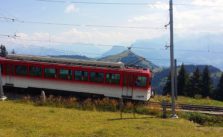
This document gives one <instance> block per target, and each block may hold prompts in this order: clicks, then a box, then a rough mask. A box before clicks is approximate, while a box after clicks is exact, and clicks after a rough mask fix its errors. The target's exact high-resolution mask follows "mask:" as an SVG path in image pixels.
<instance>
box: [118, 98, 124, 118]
mask: <svg viewBox="0 0 223 137" xmlns="http://www.w3.org/2000/svg"><path fill="white" fill-rule="evenodd" d="M123 108H124V102H123V99H122V98H120V100H119V110H120V118H121V119H122V113H123Z"/></svg>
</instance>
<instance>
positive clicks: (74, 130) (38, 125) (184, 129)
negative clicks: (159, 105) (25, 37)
mask: <svg viewBox="0 0 223 137" xmlns="http://www.w3.org/2000/svg"><path fill="white" fill-rule="evenodd" d="M0 110H1V111H0V136H1V137H32V136H35V137H50V136H52V137H59V136H61V137H62V136H63V137H65V136H66V137H69V136H73V137H88V136H89V137H92V136H93V137H96V136H98V137H101V136H103V137H106V136H123V137H136V136H138V137H150V136H151V137H162V136H165V137H173V136H180V137H198V136H199V137H204V136H209V137H212V136H213V137H214V136H215V137H221V136H223V135H222V133H223V128H213V127H199V126H198V125H196V124H194V123H192V122H189V121H186V120H183V119H178V120H173V119H166V120H163V119H159V118H153V117H150V116H145V115H137V116H136V117H137V118H136V119H132V117H133V116H132V114H124V117H125V118H128V119H124V120H120V119H119V117H120V116H119V113H111V112H96V111H81V110H76V109H65V108H52V107H37V106H33V105H30V104H21V103H14V102H11V101H6V102H0Z"/></svg>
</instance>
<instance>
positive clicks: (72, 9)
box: [64, 4, 79, 13]
mask: <svg viewBox="0 0 223 137" xmlns="http://www.w3.org/2000/svg"><path fill="white" fill-rule="evenodd" d="M78 10H79V9H78V8H77V7H76V6H75V5H74V4H69V5H68V6H67V7H66V9H65V11H64V12H65V13H74V12H77V11H78Z"/></svg>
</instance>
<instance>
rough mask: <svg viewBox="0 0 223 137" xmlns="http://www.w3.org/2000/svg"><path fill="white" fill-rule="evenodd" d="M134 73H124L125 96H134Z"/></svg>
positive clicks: (123, 90)
mask: <svg viewBox="0 0 223 137" xmlns="http://www.w3.org/2000/svg"><path fill="white" fill-rule="evenodd" d="M133 83H134V75H133V74H131V73H128V72H126V73H124V79H123V89H122V96H123V97H124V98H132V96H133V86H134V84H133Z"/></svg>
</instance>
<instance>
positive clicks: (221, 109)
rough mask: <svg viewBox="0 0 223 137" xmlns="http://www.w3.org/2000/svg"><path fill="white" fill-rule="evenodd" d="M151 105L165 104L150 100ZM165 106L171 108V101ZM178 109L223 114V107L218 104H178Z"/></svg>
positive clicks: (161, 105) (160, 105)
mask: <svg viewBox="0 0 223 137" xmlns="http://www.w3.org/2000/svg"><path fill="white" fill-rule="evenodd" d="M149 105H151V106H159V107H163V104H162V103H159V102H150V103H149ZM165 106H166V108H171V103H166V104H165ZM176 109H179V110H188V111H200V112H216V113H222V115H223V107H217V106H207V105H190V104H176Z"/></svg>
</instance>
